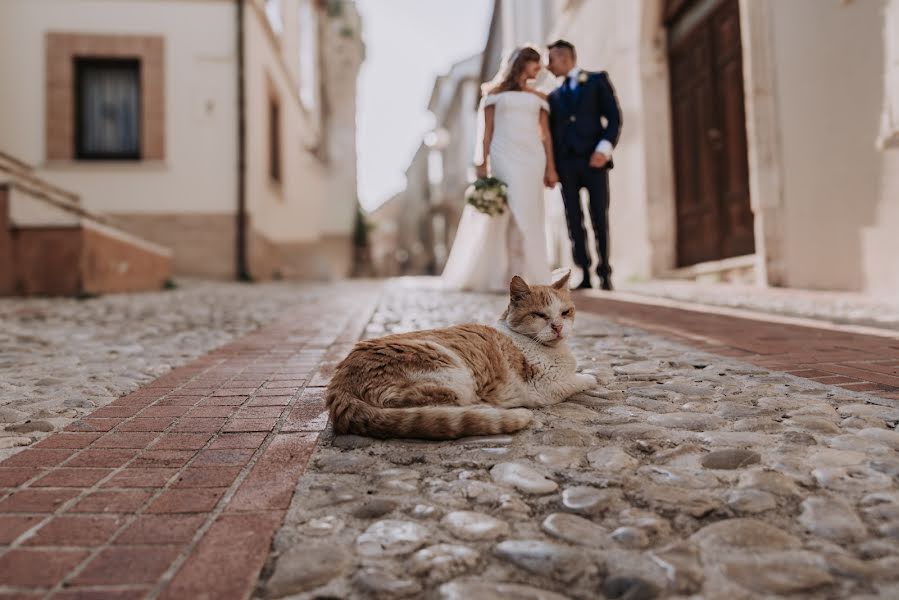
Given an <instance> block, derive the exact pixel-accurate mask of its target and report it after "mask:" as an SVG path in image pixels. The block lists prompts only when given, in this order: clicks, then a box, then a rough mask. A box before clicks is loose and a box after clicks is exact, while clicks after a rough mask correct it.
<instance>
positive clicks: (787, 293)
mask: <svg viewBox="0 0 899 600" xmlns="http://www.w3.org/2000/svg"><path fill="white" fill-rule="evenodd" d="M618 289H619V290H620V291H622V292H627V293H632V294H639V295H641V296H649V297H658V298H670V299H672V300H679V301H685V302H692V303H696V304H705V305H709V306H724V307H731V308H744V309H749V310H753V311H758V312H763V313H769V314H775V315H785V316H792V317H804V318H810V319H818V320H822V321H830V322H832V323H843V324H852V325H868V326H872V327H881V328H884V329H893V330H899V298H887V297H881V298H874V297H871V296H867V295H863V294H858V293H854V292H828V291H818V290H797V289H787V288H760V287H758V286H753V285H743V284H734V283H700V282H693V281H678V280H656V281H641V282H627V283H624V284H622V285H620V286H618Z"/></svg>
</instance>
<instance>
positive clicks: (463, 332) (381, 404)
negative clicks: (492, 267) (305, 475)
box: [326, 275, 596, 440]
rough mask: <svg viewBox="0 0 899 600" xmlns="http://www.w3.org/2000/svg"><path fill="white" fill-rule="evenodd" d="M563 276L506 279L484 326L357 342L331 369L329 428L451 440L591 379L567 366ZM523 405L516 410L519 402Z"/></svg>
mask: <svg viewBox="0 0 899 600" xmlns="http://www.w3.org/2000/svg"><path fill="white" fill-rule="evenodd" d="M567 284H568V275H565V276H564V277H563V278H562V279H560V280H559V281H557V282H556V283H554V284H553V285H552V286H536V285H535V286H529V285H528V284H527V283H525V281H524V280H523V279H521V278H520V277H515V278H514V279H512V282H511V284H510V286H509V288H510V299H509V306H508V308H507V309H506V311H505V312H504V313H503V315H502V317H500V319H499V321H498V322H497V323H496V325H495V326H494V327H488V326H486V325H458V326H455V327H448V328H446V329H435V330H430V331H418V332H414V333H403V334H398V335H390V336H387V337H383V338H379V339H374V340H368V341H364V342H360V343H358V344H357V345H356V347H355V348H354V349H353V351H352V352H350V354H349V356H347V357H346V358H345V359H344V360H343V362H341V363H340V365H338V367H337V371H336V373H335V375H334V377H333V379H332V380H331V384H330V385H329V386H328V391H327V394H326V402H327V405H328V409H329V410H330V413H331V419H332V421H333V423H334V429H335V431H336V432H337V433H354V434H358V435H366V436H373V437H402V438H424V439H436V440H439V439H453V438H459V437H465V436H472V435H491V434H498V433H511V432H514V431H518V430H520V429H524V428H525V427H527V426H528V425H529V424H530V422H531V412H530V411H529V410H527V408H539V407H542V406H550V405H552V404H557V403H559V402H562V401H563V400H565V399H567V398H569V397H571V396H572V395H574V394H577V393H580V392H584V391H586V390H589V389H592V388H594V387H595V386H596V380H595V379H594V378H593V377H592V376H590V375H586V374H579V373H577V362H576V360H575V358H574V355H573V354H572V353H571V350H570V348H569V347H568V343H567V338H568V337H569V336H570V335H571V331H572V328H573V326H574V313H575V309H574V304H572V302H571V297H570V294H569V292H568V285H567ZM519 407H523V408H519Z"/></svg>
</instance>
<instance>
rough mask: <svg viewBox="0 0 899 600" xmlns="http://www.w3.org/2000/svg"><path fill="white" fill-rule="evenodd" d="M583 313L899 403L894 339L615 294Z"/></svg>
mask: <svg viewBox="0 0 899 600" xmlns="http://www.w3.org/2000/svg"><path fill="white" fill-rule="evenodd" d="M578 303H579V305H580V306H581V308H582V309H588V310H590V311H592V312H594V313H597V314H601V315H605V316H607V317H608V318H610V319H613V320H615V321H616V322H620V323H623V324H625V325H634V326H637V327H641V328H644V329H650V330H653V331H656V332H659V333H662V334H664V335H666V336H668V337H671V338H674V339H678V340H681V341H683V342H685V343H687V344H690V345H693V346H696V347H699V348H701V349H703V350H708V351H710V352H714V353H716V354H722V355H725V356H731V357H739V358H741V359H742V360H744V361H747V362H750V363H753V364H755V365H758V366H762V367H766V368H769V369H775V370H778V371H786V372H788V373H790V374H792V375H797V376H799V377H804V378H807V379H811V380H813V381H817V382H819V383H826V384H830V385H835V386H837V387H841V388H845V389H848V390H854V391H858V392H871V393H873V394H876V395H877V396H880V397H882V398H886V399H889V400H893V401H899V333H896V332H892V331H889V330H872V329H864V331H871V332H874V333H876V335H874V334H867V335H866V334H862V333H858V332H856V331H854V330H853V329H855V328H851V327H850V328H845V327H829V326H821V325H819V326H810V325H809V323H812V325H818V324H816V323H814V322H809V321H802V320H797V319H780V318H776V317H769V316H767V315H764V314H758V313H742V312H741V313H739V314H740V315H745V316H736V315H734V314H720V313H718V312H714V311H711V310H702V311H697V310H684V309H682V308H677V307H671V306H665V305H659V304H650V303H647V301H641V300H640V299H636V300H634V299H629V298H627V297H626V296H625V297H622V296H621V295H620V294H603V293H597V292H590V293H588V294H586V295H583V296H581V298H580V299H579V301H578Z"/></svg>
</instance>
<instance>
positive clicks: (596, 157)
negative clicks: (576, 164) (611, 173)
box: [581, 152, 609, 169]
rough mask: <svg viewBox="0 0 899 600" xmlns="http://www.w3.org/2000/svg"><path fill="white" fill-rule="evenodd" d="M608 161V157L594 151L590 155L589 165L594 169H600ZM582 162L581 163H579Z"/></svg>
mask: <svg viewBox="0 0 899 600" xmlns="http://www.w3.org/2000/svg"><path fill="white" fill-rule="evenodd" d="M608 162H609V157H608V156H606V155H605V154H603V153H602V152H594V153H593V155H592V156H591V157H590V166H591V167H594V168H596V169H601V168H603V167H604V166H606V165H607V164H608ZM581 164H583V163H581Z"/></svg>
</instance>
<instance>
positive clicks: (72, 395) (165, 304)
mask: <svg viewBox="0 0 899 600" xmlns="http://www.w3.org/2000/svg"><path fill="white" fill-rule="evenodd" d="M331 293H333V291H328V290H327V288H323V287H322V286H310V285H304V286H298V285H291V284H287V283H269V284H256V285H244V284H234V283H213V282H195V281H187V282H182V285H181V286H180V287H179V289H177V290H173V291H167V292H156V293H142V294H114V295H108V296H102V297H100V298H93V299H90V300H84V301H78V300H72V299H64V298H53V299H40V298H25V299H23V298H2V299H0V459H3V458H6V457H7V456H11V455H12V454H14V453H15V452H18V451H19V450H21V449H22V447H24V446H28V445H30V444H32V443H34V442H36V441H39V440H40V439H42V438H44V437H46V436H47V435H48V434H49V433H51V432H53V431H56V430H61V429H63V428H64V427H66V426H67V425H69V424H70V423H71V422H72V421H74V420H75V419H77V418H79V417H81V416H84V415H86V414H88V413H90V412H91V411H93V410H96V409H97V408H100V407H103V406H105V405H107V404H108V403H110V402H112V401H113V400H115V399H116V398H118V397H120V396H123V395H124V394H127V393H129V392H133V391H134V390H136V389H138V388H139V387H140V386H141V385H145V384H148V383H150V382H151V381H153V380H154V379H156V378H157V377H159V376H160V375H162V374H164V373H166V372H168V371H169V370H170V369H171V368H172V367H177V366H181V365H183V364H185V363H187V362H189V361H190V360H192V359H195V358H198V357H200V356H202V355H204V354H205V353H207V352H209V351H210V350H212V349H214V348H216V347H218V346H221V345H222V344H225V343H226V342H229V341H231V340H233V339H234V338H235V337H237V336H239V335H242V334H244V333H247V332H249V331H252V330H254V329H256V328H258V327H259V326H260V325H262V324H265V323H269V322H271V321H272V320H273V319H274V318H276V317H278V316H280V315H282V314H283V313H284V312H285V311H286V310H288V309H289V308H291V307H294V306H296V305H298V304H305V303H315V302H316V301H317V299H318V298H321V297H322V296H323V295H324V296H325V297H327V296H328V295H330V294H331Z"/></svg>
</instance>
